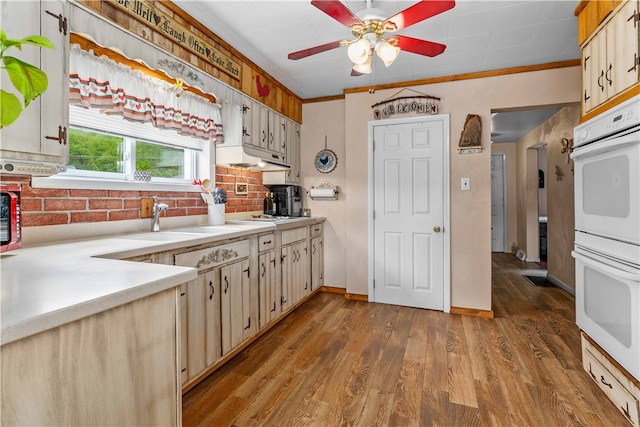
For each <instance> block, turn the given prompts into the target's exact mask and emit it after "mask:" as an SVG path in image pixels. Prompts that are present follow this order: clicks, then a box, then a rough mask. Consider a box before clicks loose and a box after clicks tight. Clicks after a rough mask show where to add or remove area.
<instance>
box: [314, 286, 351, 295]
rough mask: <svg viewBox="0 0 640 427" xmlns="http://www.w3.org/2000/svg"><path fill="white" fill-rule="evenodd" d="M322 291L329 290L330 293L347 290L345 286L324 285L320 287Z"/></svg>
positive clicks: (342, 292) (340, 292)
mask: <svg viewBox="0 0 640 427" xmlns="http://www.w3.org/2000/svg"><path fill="white" fill-rule="evenodd" d="M320 292H327V293H330V294H344V293H346V292H347V290H346V289H345V288H336V287H333V286H323V287H321V288H320Z"/></svg>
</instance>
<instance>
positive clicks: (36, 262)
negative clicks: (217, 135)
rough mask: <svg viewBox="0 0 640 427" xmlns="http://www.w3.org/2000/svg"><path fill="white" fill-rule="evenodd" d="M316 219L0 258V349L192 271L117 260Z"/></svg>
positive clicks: (185, 231)
mask: <svg viewBox="0 0 640 427" xmlns="http://www.w3.org/2000/svg"><path fill="white" fill-rule="evenodd" d="M322 220H324V218H320V219H319V218H300V219H292V220H290V221H287V222H286V223H278V224H274V223H268V222H267V223H265V222H240V221H239V222H229V223H227V224H225V225H220V226H212V227H207V226H202V227H188V228H182V229H176V230H166V231H161V232H158V233H151V232H149V233H137V234H127V235H121V236H114V237H108V238H100V239H90V240H78V241H73V242H64V243H60V244H55V245H46V246H38V247H32V248H22V249H18V250H16V251H11V252H8V253H5V254H2V255H1V256H0V279H1V282H0V303H1V304H0V309H1V314H0V326H1V330H0V343H1V344H7V343H9V342H12V341H16V340H19V339H22V338H25V337H28V336H31V335H34V334H36V333H39V332H43V331H46V330H48V329H51V328H54V327H57V326H60V325H63V324H65V323H69V322H72V321H75V320H78V319H81V318H83V317H86V316H90V315H92V314H96V313H99V312H102V311H105V310H108V309H111V308H114V307H117V306H119V305H122V304H126V303H128V302H131V301H134V300H136V299H139V298H142V297H145V296H148V295H152V294H154V293H157V292H161V291H163V290H166V289H170V288H172V287H175V286H179V285H180V284H182V283H185V282H187V281H189V280H193V279H195V278H196V277H197V271H196V269H193V268H188V267H178V266H173V265H162V264H149V263H142V262H130V261H122V259H123V258H131V257H135V256H140V255H146V254H151V253H156V252H162V251H167V250H173V249H179V248H183V247H188V246H196V245H201V244H206V243H214V242H216V241H222V240H227V239H232V238H235V237H240V236H243V235H249V234H254V233H260V232H264V231H269V230H274V229H284V228H289V227H291V226H294V224H295V226H301V225H306V224H307V223H308V224H313V223H316V222H318V221H322Z"/></svg>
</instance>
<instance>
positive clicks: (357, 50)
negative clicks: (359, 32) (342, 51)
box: [347, 39, 371, 64]
mask: <svg viewBox="0 0 640 427" xmlns="http://www.w3.org/2000/svg"><path fill="white" fill-rule="evenodd" d="M370 50H371V45H370V44H369V42H368V41H366V40H365V39H360V40H358V41H357V42H355V43H351V44H350V45H349V49H348V50H347V55H348V56H349V59H350V60H351V62H353V63H354V64H364V63H365V62H367V58H368V57H369V51H370Z"/></svg>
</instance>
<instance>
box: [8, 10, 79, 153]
mask: <svg viewBox="0 0 640 427" xmlns="http://www.w3.org/2000/svg"><path fill="white" fill-rule="evenodd" d="M67 6H68V5H67V3H66V2H65V1H63V0H57V1H42V2H38V1H29V2H15V1H2V2H0V11H1V13H0V16H1V17H2V18H1V21H0V28H2V30H3V31H4V32H5V33H6V35H7V37H8V38H10V39H21V38H24V37H27V36H30V35H38V34H39V35H42V36H44V37H46V38H48V39H49V40H50V41H51V43H52V44H53V45H54V46H55V49H40V48H36V47H34V46H29V45H25V46H24V47H23V49H22V50H21V51H20V50H17V49H11V50H10V51H8V52H7V55H10V56H14V57H17V58H18V59H21V60H23V61H25V62H27V63H29V64H31V65H35V66H37V67H39V68H41V69H42V70H43V71H44V72H45V73H46V74H47V78H48V81H49V85H48V88H47V90H46V91H45V92H44V93H43V94H42V95H40V96H39V97H38V98H36V99H35V100H33V101H32V102H31V103H30V104H29V106H28V107H27V108H26V109H25V110H23V111H22V113H21V115H20V117H19V118H18V119H17V120H16V121H15V122H13V123H12V124H11V125H9V126H7V127H4V128H2V129H0V140H1V141H2V147H1V148H0V157H1V158H8V159H13V160H30V161H44V162H55V163H62V164H64V163H67V161H68V154H69V149H68V144H67V130H68V127H69V106H68V105H69V99H68V92H69V90H68V88H69V76H68V74H69V65H68V64H69V33H68V31H67V26H68V22H67V18H66V15H67ZM5 73H6V72H5V71H3V74H5ZM0 87H1V88H2V90H4V91H7V92H10V93H13V94H16V95H17V96H18V98H19V99H21V100H22V95H20V94H19V93H18V92H17V91H16V90H15V89H14V88H13V85H12V83H11V80H10V79H9V78H7V76H6V74H5V75H3V76H2V78H0Z"/></svg>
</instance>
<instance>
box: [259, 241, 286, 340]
mask: <svg viewBox="0 0 640 427" xmlns="http://www.w3.org/2000/svg"><path fill="white" fill-rule="evenodd" d="M258 250H259V255H258V286H259V295H260V329H262V328H264V327H265V326H267V325H268V324H270V323H271V322H273V321H274V320H275V319H277V318H278V316H280V313H282V311H281V308H280V297H281V296H282V290H281V288H280V286H279V283H280V282H278V280H277V275H276V265H278V266H279V265H280V263H279V262H278V263H276V251H275V234H273V233H270V234H266V235H264V236H260V237H258Z"/></svg>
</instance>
